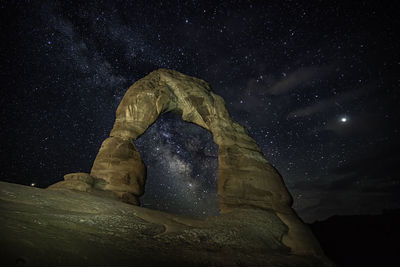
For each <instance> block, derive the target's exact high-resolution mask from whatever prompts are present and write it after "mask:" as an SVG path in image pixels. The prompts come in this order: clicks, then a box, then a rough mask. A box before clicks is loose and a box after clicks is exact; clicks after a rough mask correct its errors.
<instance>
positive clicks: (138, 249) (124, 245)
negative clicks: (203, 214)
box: [0, 182, 330, 266]
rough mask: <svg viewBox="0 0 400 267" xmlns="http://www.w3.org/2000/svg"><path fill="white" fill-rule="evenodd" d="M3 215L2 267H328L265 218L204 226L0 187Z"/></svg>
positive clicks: (257, 215)
mask: <svg viewBox="0 0 400 267" xmlns="http://www.w3.org/2000/svg"><path fill="white" fill-rule="evenodd" d="M0 211H1V213H0V229H1V231H0V246H1V248H2V249H1V263H0V265H1V266H182V265H192V266H330V263H329V262H327V260H326V259H322V258H317V257H312V256H299V255H292V254H291V253H290V249H289V248H287V247H285V246H284V245H283V244H282V242H281V238H282V233H284V232H285V231H286V230H287V227H286V225H285V224H283V223H282V221H281V220H280V219H279V218H278V217H277V216H276V215H275V214H274V213H272V212H267V211H262V210H248V209H246V210H237V211H235V212H234V213H229V214H224V215H220V216H217V217H210V218H206V219H203V220H200V219H191V218H187V217H183V216H177V215H173V214H168V213H164V212H160V211H155V210H150V209H146V208H141V207H137V206H133V205H129V204H125V203H122V202H119V201H116V200H114V199H109V198H104V197H98V196H94V195H90V194H88V193H84V192H73V191H68V190H64V191H55V190H47V189H39V188H34V187H27V186H22V185H17V184H10V183H4V182H0Z"/></svg>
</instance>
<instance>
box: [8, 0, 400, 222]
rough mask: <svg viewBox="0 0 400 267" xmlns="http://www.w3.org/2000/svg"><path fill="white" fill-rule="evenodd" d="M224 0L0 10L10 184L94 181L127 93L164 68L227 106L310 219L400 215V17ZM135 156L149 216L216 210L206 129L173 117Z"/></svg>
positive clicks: (326, 6) (29, 4)
mask: <svg viewBox="0 0 400 267" xmlns="http://www.w3.org/2000/svg"><path fill="white" fill-rule="evenodd" d="M218 2H219V1H209V2H206V1H179V2H175V3H173V2H172V1H165V2H164V1H151V4H150V1H96V2H92V1H2V2H1V4H0V12H1V14H0V17H1V23H0V27H1V40H2V42H1V44H0V45H1V54H2V59H1V69H2V75H1V86H2V89H1V98H0V106H1V120H0V128H1V136H0V138H1V140H2V142H1V146H0V155H1V158H0V160H1V162H2V166H1V168H0V179H1V180H4V181H9V182H14V183H21V184H26V185H31V183H34V184H35V186H38V187H46V186H48V185H50V184H52V183H54V182H57V181H60V180H61V179H62V177H63V175H64V174H66V173H70V172H78V171H84V172H89V171H90V168H91V165H92V163H93V160H94V158H95V156H96V153H97V151H98V149H99V147H100V145H101V142H102V141H103V140H104V139H105V138H106V137H107V136H108V134H109V132H110V130H111V128H112V125H113V122H114V119H115V110H116V108H117V106H118V104H119V102H120V101H121V99H122V97H123V95H124V93H125V91H126V90H127V88H128V87H129V86H130V85H131V84H133V83H134V82H135V81H137V80H138V79H140V78H142V77H144V76H145V75H147V74H148V73H149V72H151V71H153V70H155V69H157V68H160V67H162V68H170V69H175V70H178V71H180V72H182V73H184V74H187V75H191V76H195V77H199V78H202V79H204V80H206V81H207V82H209V83H210V84H211V86H212V89H213V90H214V91H215V93H217V94H219V95H221V96H222V97H223V98H224V99H225V101H226V105H227V108H228V110H229V112H230V114H231V116H232V117H233V118H234V119H235V120H236V121H238V122H239V123H240V124H242V125H244V126H245V127H246V128H247V129H248V131H249V133H250V135H251V136H252V137H253V138H254V139H255V140H256V141H257V142H258V144H259V145H260V147H261V149H262V151H263V152H264V154H265V156H266V158H267V159H268V160H269V161H270V162H271V163H272V164H273V165H274V166H276V168H277V169H278V171H279V172H280V173H281V174H282V176H283V178H284V181H285V183H286V185H287V186H288V188H289V190H290V192H291V193H292V195H293V198H294V208H295V209H296V211H297V212H298V213H299V215H300V216H301V217H302V218H303V219H305V220H307V221H312V220H315V219H323V218H326V217H328V216H330V215H333V214H361V213H367V214H371V213H379V212H381V211H382V210H384V209H394V208H399V207H400V199H399V198H398V195H399V193H400V182H399V177H400V176H399V169H398V165H399V163H400V158H399V155H398V153H396V152H397V151H398V149H399V148H400V145H399V126H398V125H400V123H399V121H400V120H399V112H398V103H399V91H400V90H399V84H400V81H399V72H398V68H399V65H400V61H399V58H400V57H399V51H400V49H399V42H398V41H397V40H396V36H397V30H398V28H399V26H400V25H399V17H400V16H399V15H398V14H396V13H397V10H399V9H398V8H397V7H394V6H391V5H389V4H387V5H383V4H379V3H378V2H377V1H370V2H369V1H362V2H357V3H353V1H347V2H348V3H342V4H338V3H335V2H334V1H329V2H325V3H322V2H321V1H232V2H235V3H234V4H228V3H226V2H227V1H222V2H223V3H222V2H221V3H218ZM393 5H394V4H393ZM136 145H137V147H138V149H139V151H140V152H141V155H142V156H143V160H144V162H145V163H146V165H147V167H148V181H147V184H146V194H145V195H144V197H143V199H142V202H143V205H144V206H146V207H149V208H154V209H162V210H168V211H170V212H176V213H183V214H188V215H196V216H202V215H205V216H206V215H212V214H216V213H217V196H216V185H217V183H216V179H217V177H216V169H217V165H218V163H217V158H216V155H217V148H216V146H215V144H213V143H212V136H211V134H210V133H208V132H207V131H205V130H204V129H201V128H200V127H197V126H195V125H191V124H188V123H184V122H183V121H182V120H181V119H180V118H179V116H177V115H168V114H167V115H165V116H164V117H162V118H160V119H159V121H157V122H156V123H155V124H154V125H153V126H152V127H151V128H150V129H149V130H148V131H147V132H146V133H145V134H144V135H143V136H142V137H141V138H140V139H138V140H137V141H136Z"/></svg>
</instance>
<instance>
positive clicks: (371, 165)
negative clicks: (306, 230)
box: [291, 144, 400, 222]
mask: <svg viewBox="0 0 400 267" xmlns="http://www.w3.org/2000/svg"><path fill="white" fill-rule="evenodd" d="M399 149H400V144H396V145H394V146H382V147H373V148H371V149H370V150H369V151H367V152H366V153H365V154H367V155H368V156H365V157H362V158H358V159H354V160H353V161H351V162H348V163H347V164H344V165H342V166H340V167H336V168H334V169H331V170H329V173H330V174H329V175H328V176H327V177H323V179H319V180H317V181H315V182H309V181H301V182H299V183H297V184H295V185H293V186H292V188H293V189H292V190H291V191H292V194H293V197H294V200H295V202H294V208H295V209H296V211H297V212H298V213H299V215H300V216H301V217H302V218H303V219H304V220H306V221H307V222H312V221H315V220H317V219H318V220H322V219H326V218H328V217H329V216H332V215H336V214H342V215H344V214H371V213H380V212H381V211H382V210H384V209H396V208H399V207H400V198H398V195H399V194H400V170H399V169H398V166H399V165H400V155H399V154H398V153H397V151H398V150H399Z"/></svg>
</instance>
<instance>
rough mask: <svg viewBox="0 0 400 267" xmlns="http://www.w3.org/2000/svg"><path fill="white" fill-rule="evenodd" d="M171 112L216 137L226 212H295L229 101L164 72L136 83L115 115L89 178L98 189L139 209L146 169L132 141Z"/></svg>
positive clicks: (191, 79) (201, 83)
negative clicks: (234, 116)
mask: <svg viewBox="0 0 400 267" xmlns="http://www.w3.org/2000/svg"><path fill="white" fill-rule="evenodd" d="M166 112H174V113H178V114H181V115H182V119H183V120H184V121H188V122H192V123H195V124H197V125H199V126H201V127H203V128H205V129H207V130H209V131H210V132H211V133H212V134H213V140H214V142H215V143H216V144H217V145H218V174H217V175H218V203H219V208H220V210H221V212H228V211H230V210H231V209H233V208H246V207H256V208H262V209H271V210H275V211H279V212H283V213H287V212H290V210H291V208H290V206H291V204H292V198H291V196H290V194H289V192H288V191H287V188H286V187H285V185H284V183H283V180H282V178H281V176H280V175H279V173H278V172H277V171H276V170H275V168H274V167H273V166H272V165H271V164H270V163H269V162H268V161H267V160H266V159H265V158H264V156H263V154H262V152H261V149H260V148H259V146H258V145H257V144H256V142H255V140H254V139H252V138H251V137H250V136H249V135H248V133H247V131H246V130H245V129H244V128H243V127H242V126H241V125H239V124H238V123H237V122H235V121H233V120H232V118H231V117H230V116H229V113H228V111H227V109H226V106H225V103H224V100H223V99H222V97H220V96H219V95H216V94H215V93H213V92H212V91H211V88H210V86H209V84H208V83H206V82H205V81H203V80H201V79H198V78H194V77H190V76H187V75H184V74H182V73H179V72H177V71H173V70H167V69H159V70H156V71H153V72H151V73H150V74H148V75H147V76H146V77H144V78H142V79H140V80H138V81H137V82H135V83H134V84H133V85H132V86H131V87H130V88H129V89H128V91H127V92H126V94H125V96H124V97H123V99H122V101H121V103H120V105H119V106H118V109H117V112H116V120H115V124H114V127H113V129H112V130H111V133H110V137H109V138H107V139H106V140H104V142H103V143H102V145H101V148H100V150H99V152H98V154H97V156H96V159H95V161H94V163H93V167H92V169H91V173H90V175H91V176H92V177H94V178H95V187H97V188H99V189H102V190H109V191H113V192H114V193H115V194H117V195H119V196H120V197H121V198H122V199H123V200H125V201H127V202H130V203H133V204H139V201H138V198H139V197H140V196H141V195H143V193H144V186H145V181H146V167H145V165H144V163H143V162H142V160H141V158H140V155H139V152H138V151H137V149H136V147H135V145H134V143H133V141H134V140H136V139H137V138H138V137H140V135H142V134H143V133H144V132H145V131H146V129H147V128H148V127H149V126H150V125H151V124H152V123H153V122H154V121H156V120H157V118H158V117H159V116H160V115H161V114H162V113H166Z"/></svg>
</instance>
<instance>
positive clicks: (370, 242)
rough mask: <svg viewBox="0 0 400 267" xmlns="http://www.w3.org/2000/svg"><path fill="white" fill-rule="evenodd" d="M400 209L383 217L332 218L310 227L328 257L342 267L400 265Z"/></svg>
mask: <svg viewBox="0 0 400 267" xmlns="http://www.w3.org/2000/svg"><path fill="white" fill-rule="evenodd" d="M399 225H400V210H392V211H385V212H384V213H383V214H381V215H352V216H332V217H330V218H328V219H327V220H325V221H317V222H315V223H313V224H310V228H311V229H312V231H313V232H314V235H315V236H316V237H317V239H318V240H319V242H320V244H321V247H322V248H323V250H324V251H325V254H326V255H327V256H328V257H329V258H330V259H331V260H333V261H334V262H335V263H336V264H337V265H338V266H339V267H346V266H352V267H354V266H381V267H383V266H400V256H399V247H400V246H399V241H400V230H399Z"/></svg>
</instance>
